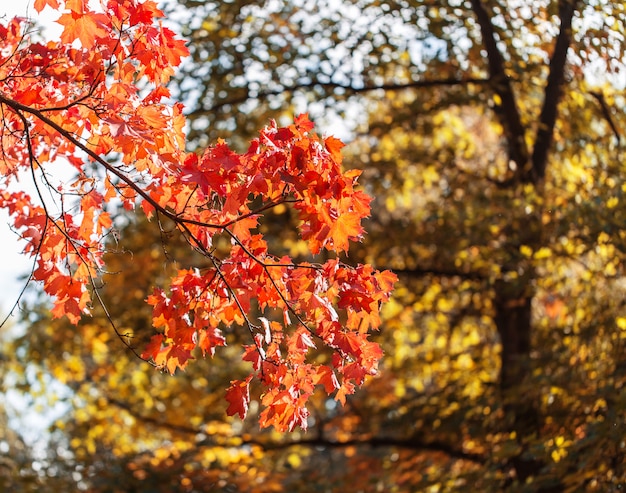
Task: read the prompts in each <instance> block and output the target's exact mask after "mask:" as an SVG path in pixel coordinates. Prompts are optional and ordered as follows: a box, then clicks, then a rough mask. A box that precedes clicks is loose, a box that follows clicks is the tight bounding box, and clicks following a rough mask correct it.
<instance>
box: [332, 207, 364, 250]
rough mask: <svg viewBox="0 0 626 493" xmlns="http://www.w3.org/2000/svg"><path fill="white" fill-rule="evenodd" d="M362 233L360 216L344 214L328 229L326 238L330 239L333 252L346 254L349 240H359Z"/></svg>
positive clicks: (350, 213) (352, 213)
mask: <svg viewBox="0 0 626 493" xmlns="http://www.w3.org/2000/svg"><path fill="white" fill-rule="evenodd" d="M362 233H363V228H362V227H361V215H360V214H358V213H357V212H344V213H343V214H341V215H340V216H339V217H338V218H337V219H336V220H335V222H334V223H333V225H332V226H331V227H330V232H329V233H328V236H329V237H330V238H331V239H332V241H333V247H334V249H335V250H337V251H339V252H342V251H344V252H347V251H348V248H349V247H350V240H356V239H358V238H360V236H361V234H362Z"/></svg>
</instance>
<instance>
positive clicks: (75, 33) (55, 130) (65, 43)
mask: <svg viewBox="0 0 626 493" xmlns="http://www.w3.org/2000/svg"><path fill="white" fill-rule="evenodd" d="M34 7H35V9H36V10H37V11H41V10H42V9H43V8H46V7H51V8H54V9H58V10H59V11H60V12H61V14H60V17H59V19H58V23H59V24H60V25H61V26H62V27H63V31H62V34H61V39H60V40H59V41H58V42H54V41H50V42H47V43H42V42H38V41H36V40H32V39H31V37H30V35H29V33H28V29H29V28H28V24H26V23H25V22H24V21H23V20H21V19H18V18H16V19H13V20H11V21H9V22H8V23H7V24H6V25H0V37H1V38H2V43H3V49H2V63H1V64H0V70H1V72H0V84H1V85H0V105H1V106H2V121H1V127H0V131H1V135H2V149H1V150H2V161H1V165H0V166H1V167H0V173H1V175H2V184H3V189H2V191H1V195H0V205H2V207H4V208H5V209H6V210H7V211H8V212H9V215H10V216H11V220H12V225H13V227H14V228H15V230H16V231H17V233H18V234H19V236H20V238H21V239H22V241H23V242H24V244H25V248H24V252H25V254H28V255H31V256H32V257H33V258H34V268H33V271H32V274H31V280H33V281H38V282H41V283H42V285H43V289H44V291H45V292H46V293H47V294H48V295H49V296H51V297H52V298H53V308H52V312H51V313H52V316H53V317H55V318H59V317H67V319H68V320H69V321H70V322H72V323H77V322H78V321H79V320H80V318H81V316H83V315H84V314H88V313H89V312H90V311H91V310H92V305H93V302H94V301H99V293H98V289H99V285H98V283H99V279H100V278H101V277H102V274H103V273H104V272H105V262H104V254H105V252H106V249H107V242H106V238H107V236H109V235H111V233H112V232H113V231H114V230H115V228H114V224H113V221H114V215H115V213H116V210H118V209H120V208H124V209H127V210H132V209H135V208H136V207H137V208H140V209H142V210H143V212H144V213H145V214H146V216H147V217H148V218H154V220H155V222H156V223H158V222H161V221H165V220H169V221H170V222H172V223H173V225H174V227H175V229H176V230H177V231H178V233H179V234H181V235H182V236H184V237H185V239H186V241H187V242H188V244H189V246H190V248H192V249H193V250H194V251H196V252H197V253H198V254H200V256H201V257H203V259H204V261H202V262H201V263H198V264H195V265H189V266H184V267H182V268H180V269H179V270H177V271H176V272H175V273H173V275H172V277H171V278H170V279H169V280H168V282H167V286H163V287H156V288H155V289H154V291H153V292H152V293H148V296H147V302H148V304H149V305H150V306H152V324H153V326H154V327H155V329H157V330H158V331H159V333H158V334H156V335H154V336H152V338H151V339H150V342H149V343H148V344H147V346H145V347H144V348H140V349H137V348H136V347H135V345H133V344H132V343H131V341H129V340H128V335H126V334H123V333H121V332H120V331H119V330H117V329H116V325H115V324H116V322H115V320H113V319H112V318H111V325H112V327H113V330H115V331H116V332H117V335H118V337H119V339H120V340H121V341H122V342H124V343H125V344H126V346H127V347H128V348H129V349H131V350H133V351H136V352H137V356H140V357H141V358H143V359H146V360H148V359H149V360H150V361H152V363H153V364H154V365H155V366H156V367H157V368H161V369H165V370H167V371H168V372H169V373H172V374H173V373H174V372H175V371H176V370H177V369H185V368H186V366H187V364H188V361H189V360H190V359H192V358H193V356H192V352H193V351H194V350H196V349H198V351H199V352H200V353H201V354H202V355H211V356H213V354H214V353H215V351H216V348H218V347H220V346H225V345H226V343H227V341H226V338H225V337H224V332H223V327H224V326H231V325H235V324H236V325H238V326H239V327H240V328H241V329H242V330H245V331H246V332H247V334H248V341H247V343H246V345H245V346H244V353H243V359H244V360H245V361H247V362H249V363H251V366H252V370H251V371H249V373H248V375H247V376H246V377H245V378H243V379H240V380H233V381H232V382H231V384H230V387H229V388H228V391H227V396H226V398H227V400H228V401H229V403H230V406H229V407H228V410H227V412H228V413H229V414H231V415H232V414H238V415H239V416H240V417H241V418H244V417H245V416H246V414H247V411H248V405H249V401H250V390H249V387H250V383H251V382H252V381H253V379H254V380H255V381H257V382H258V383H259V384H261V385H262V386H263V387H264V388H265V390H264V394H263V399H262V402H263V406H264V408H265V409H264V411H263V412H262V413H261V415H260V417H259V419H260V424H261V425H262V426H274V427H276V428H277V429H278V430H281V431H285V430H293V429H294V428H295V427H296V426H300V427H302V428H306V426H307V422H308V416H309V413H308V410H307V408H306V402H307V400H308V398H309V397H310V396H311V395H312V394H313V392H314V390H315V388H316V387H323V389H324V390H326V391H327V392H328V393H330V394H334V396H335V398H336V399H337V400H338V401H340V402H345V397H346V395H349V394H352V393H353V392H354V389H355V387H356V386H358V385H361V384H362V383H363V382H364V380H365V378H366V376H368V375H373V374H375V373H376V368H377V364H378V360H379V358H380V356H381V351H380V348H379V347H378V345H377V344H376V343H373V342H371V341H370V340H369V339H368V337H369V331H370V329H375V328H377V327H378V325H379V323H380V318H379V310H380V306H381V304H382V302H384V301H386V299H387V298H388V296H389V294H390V291H391V288H392V285H393V282H394V280H395V276H394V275H393V274H391V273H390V272H378V271H375V270H374V269H372V268H371V267H370V266H368V265H357V266H354V267H352V266H349V265H348V264H346V263H345V262H343V261H342V260H341V254H342V253H343V252H347V251H348V248H349V244H350V242H351V241H356V240H359V239H360V238H361V237H362V235H363V228H362V226H361V220H362V219H363V218H364V217H366V216H367V215H368V214H369V202H370V198H369V197H368V196H367V195H366V194H365V193H364V192H362V191H360V190H358V189H357V188H356V180H357V177H358V175H359V172H358V171H347V172H344V171H343V170H342V169H341V147H342V146H343V144H342V143H341V142H340V141H339V140H338V139H335V138H333V137H330V136H329V137H326V138H324V139H321V138H319V137H318V136H317V135H315V134H314V133H313V132H312V129H313V124H312V123H311V122H310V121H309V120H308V118H307V116H306V115H301V116H298V117H296V118H295V120H294V123H293V124H292V125H289V126H286V127H278V126H277V125H276V124H275V123H273V122H272V123H270V124H269V125H268V126H266V127H265V128H264V129H262V130H261V131H260V134H259V137H258V138H256V139H254V140H253V141H252V142H251V144H250V146H249V148H248V150H247V151H246V152H245V153H242V154H237V153H235V152H234V151H232V150H231V149H230V148H229V147H228V146H227V144H226V143H225V142H224V141H218V142H217V143H216V144H215V145H214V146H211V147H209V148H207V149H206V151H205V152H203V153H202V154H196V153H189V152H187V151H186V150H185V135H184V126H185V118H184V116H183V115H182V110H183V107H182V105H181V104H180V103H176V104H169V103H168V102H167V98H168V97H169V96H170V93H169V91H168V89H167V88H166V86H165V84H166V83H167V82H168V80H169V79H170V77H171V75H172V74H173V73H174V68H175V67H176V66H178V64H179V63H180V60H181V57H184V56H186V54H187V49H186V48H185V46H184V42H183V41H182V40H179V39H176V37H175V36H174V33H173V32H172V31H171V30H170V29H168V28H167V27H164V26H163V25H162V23H161V22H159V21H158V18H159V17H161V16H162V12H161V11H159V10H158V9H157V7H156V5H155V4H154V3H153V2H150V1H147V2H137V1H134V0H128V1H117V0H115V1H110V2H108V3H102V4H101V5H100V9H98V10H92V9H91V7H90V6H89V5H88V2H86V1H83V0H72V1H68V2H65V3H63V2H58V1H57V0H47V1H46V0H38V1H37V2H35V5H34ZM62 161H66V162H67V163H68V165H69V166H71V167H72V168H73V169H74V170H75V172H76V177H75V178H74V180H73V181H71V182H70V183H62V184H61V185H60V186H59V187H57V188H54V187H52V186H51V184H50V181H49V179H48V174H53V173H54V171H53V170H54V169H55V168H58V167H59V162H62ZM22 170H26V171H27V172H29V173H30V174H31V176H32V179H33V183H34V186H35V190H36V191H35V199H34V200H33V198H31V196H29V195H28V194H27V193H26V192H24V191H23V190H18V191H14V188H11V187H10V185H11V184H12V183H14V182H15V181H16V179H17V177H18V175H19V173H20V172H21V171H22ZM46 189H47V191H46ZM48 194H51V195H52V198H51V199H48V198H47V195H48ZM54 202H56V203H57V204H58V209H59V210H58V212H57V211H55V210H54V209H53V203H54ZM285 205H289V206H291V207H293V209H294V210H295V211H296V213H297V215H298V217H299V218H300V221H301V226H300V228H299V231H300V234H301V237H302V238H303V239H304V240H305V241H306V242H307V245H308V248H309V252H310V256H311V259H310V260H307V261H302V262H295V261H293V260H292V259H291V258H290V257H288V256H286V255H283V256H280V257H278V256H276V255H273V254H271V253H270V252H269V251H268V246H267V242H266V241H265V239H264V238H263V235H261V234H259V232H258V228H259V222H260V219H261V217H262V216H263V213H264V212H265V211H267V210H269V209H272V208H274V207H277V206H285ZM220 236H222V237H226V238H227V239H228V240H229V242H230V244H229V248H226V249H225V250H221V251H218V250H217V249H216V247H215V244H216V242H217V241H218V238H219V237H220ZM322 251H324V252H332V253H333V255H329V256H326V258H325V259H322V260H324V262H317V260H316V259H318V258H320V257H319V254H320V252H322ZM316 256H317V257H316ZM253 308H254V309H255V311H254V312H253ZM252 313H254V316H255V318H253V317H252ZM318 345H320V346H325V347H327V348H328V349H329V350H330V352H331V355H329V357H328V358H327V359H325V360H323V361H321V360H319V359H317V360H316V361H313V360H311V358H310V354H309V353H310V350H311V349H313V348H316V347H317V346H318Z"/></svg>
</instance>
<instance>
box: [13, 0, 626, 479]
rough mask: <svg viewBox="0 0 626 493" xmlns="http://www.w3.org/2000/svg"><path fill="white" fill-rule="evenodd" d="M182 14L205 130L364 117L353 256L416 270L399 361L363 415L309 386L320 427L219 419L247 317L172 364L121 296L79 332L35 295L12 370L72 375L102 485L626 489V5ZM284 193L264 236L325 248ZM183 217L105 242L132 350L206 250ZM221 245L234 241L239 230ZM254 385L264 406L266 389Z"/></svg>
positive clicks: (365, 396) (240, 137)
mask: <svg viewBox="0 0 626 493" xmlns="http://www.w3.org/2000/svg"><path fill="white" fill-rule="evenodd" d="M181 5H182V6H184V7H185V10H184V11H182V13H181V7H180V6H181ZM168 8H169V9H172V13H171V15H169V17H170V18H177V15H178V16H179V17H178V19H180V22H181V23H182V29H183V32H184V34H185V36H186V37H187V38H188V39H189V40H190V44H189V50H190V53H191V59H190V61H188V62H185V63H184V64H183V65H182V67H181V71H180V73H179V75H177V76H176V79H175V85H174V86H173V89H172V93H174V94H176V95H177V97H179V98H180V99H181V100H183V101H185V102H187V103H188V104H189V110H188V114H187V118H188V120H189V121H190V130H189V140H190V142H191V145H194V146H197V147H198V148H202V147H204V146H205V145H206V144H207V143H208V142H212V141H215V139H217V138H226V139H228V141H231V142H233V147H234V148H237V149H239V148H240V149H241V151H242V152H244V153H245V150H246V148H247V141H248V140H249V139H251V138H253V136H254V135H255V133H256V132H257V129H258V128H260V127H261V126H262V125H263V124H264V123H265V122H266V121H267V119H268V117H272V118H275V119H276V120H277V121H278V122H279V125H284V126H287V127H288V126H289V125H291V124H292V122H293V121H294V117H295V116H296V115H297V114H299V113H300V112H302V111H307V112H308V113H309V114H310V115H311V116H312V117H313V119H314V120H316V121H319V122H320V123H321V124H322V125H324V124H326V125H330V124H332V123H335V122H336V119H337V118H341V119H343V121H344V122H345V125H346V130H345V132H344V133H345V134H346V135H348V138H347V139H346V140H349V142H348V146H347V147H346V148H344V149H343V151H342V154H343V161H344V163H346V165H347V167H348V168H349V169H355V168H357V169H360V170H362V174H361V177H360V181H361V183H362V184H363V186H364V189H365V190H366V191H367V192H368V193H369V194H370V195H371V196H373V197H374V199H375V200H374V201H372V202H371V204H370V207H371V217H370V219H368V222H367V223H366V224H365V228H366V229H367V231H368V234H367V235H366V236H365V237H364V238H363V239H362V242H360V243H357V244H354V245H353V246H351V248H350V250H349V252H348V259H349V260H350V261H352V262H360V263H363V264H367V265H373V266H374V267H375V268H376V269H379V270H380V271H383V270H385V269H390V270H393V272H394V273H395V274H396V275H397V276H398V277H399V282H398V284H397V287H396V289H395V291H394V294H393V297H392V299H391V300H390V301H389V302H388V303H387V304H385V305H383V307H382V310H381V318H382V321H381V324H380V328H381V330H380V333H378V334H377V335H376V336H375V341H376V343H378V344H379V345H380V347H381V348H382V349H383V351H384V353H385V354H384V356H383V357H382V359H381V362H380V366H379V372H378V377H376V378H371V379H368V380H367V381H365V384H364V387H365V388H364V389H363V390H362V391H360V392H358V393H356V394H355V395H353V396H351V397H349V398H347V399H346V406H345V407H339V406H337V405H336V401H334V400H332V399H329V398H328V396H327V395H326V393H325V392H322V393H317V394H314V395H312V396H311V397H310V399H309V406H308V407H309V409H310V416H309V417H308V420H307V421H308V422H309V423H310V424H311V429H310V430H309V431H308V432H307V433H306V434H304V433H301V432H294V433H291V434H288V435H282V434H279V433H277V432H275V431H269V430H266V431H259V430H257V426H256V425H255V424H254V422H253V421H251V420H247V421H245V422H243V423H241V424H238V422H233V421H228V420H226V421H225V420H224V419H223V413H224V408H225V407H226V406H223V407H220V405H219V404H218V402H219V401H220V398H221V397H220V394H219V389H221V388H224V387H225V386H228V385H230V381H231V380H233V379H236V380H238V381H245V379H246V378H248V377H247V375H249V371H250V370H249V367H247V365H248V364H249V362H248V363H246V362H242V361H241V360H240V359H239V355H238V354H237V352H236V350H235V349H236V348H233V347H232V346H233V345H234V344H236V342H240V343H243V344H246V342H245V338H246V337H247V336H246V334H245V332H244V333H242V332H236V331H228V332H227V333H226V336H227V337H230V338H231V340H232V341H233V345H230V346H229V347H227V348H223V349H224V351H222V353H221V355H220V358H215V359H213V360H211V361H206V362H205V361H198V362H194V364H193V365H189V366H187V369H186V371H185V372H184V373H183V374H180V375H178V374H177V376H176V377H175V378H170V377H167V378H166V377H165V376H164V375H162V374H159V373H155V372H153V371H150V370H146V368H145V367H143V366H142V365H141V363H140V361H139V360H137V359H136V358H134V357H133V356H132V353H128V352H125V351H124V350H123V348H122V347H120V346H119V345H118V346H115V344H114V343H113V342H114V340H115V334H114V333H112V332H111V331H110V330H108V329H106V320H107V315H106V314H105V313H104V312H102V311H100V310H99V309H96V308H94V310H93V314H94V317H93V318H92V319H86V320H83V321H81V322H80V323H79V325H78V326H77V327H74V326H72V325H70V324H68V323H66V322H64V320H63V319H60V320H50V318H49V317H48V316H47V314H46V310H45V305H36V306H33V307H31V308H30V309H29V310H28V311H27V312H26V313H27V315H28V319H29V320H30V321H31V323H32V325H30V326H29V330H28V331H27V332H26V333H25V335H24V337H22V338H20V339H17V340H16V341H15V342H14V343H13V344H14V347H15V348H16V349H15V355H16V357H17V361H15V363H14V364H15V365H16V367H15V368H16V370H15V373H16V374H18V375H22V376H21V378H22V379H23V381H24V383H27V382H28V381H29V379H33V378H40V379H42V380H43V379H44V377H43V375H52V376H53V377H54V378H55V379H58V380H59V381H62V382H64V383H65V384H66V385H68V386H69V387H70V388H71V389H72V392H71V393H70V394H69V396H67V397H65V399H66V400H67V402H68V406H69V409H70V410H69V411H68V414H67V415H66V416H64V417H63V418H61V419H59V420H58V421H57V422H56V423H55V426H54V435H53V436H54V437H55V439H58V440H59V443H61V444H63V446H62V447H61V448H63V447H65V448H66V449H67V450H69V451H70V456H71V461H70V460H68V461H67V464H69V465H70V467H74V469H73V470H74V471H79V472H80V478H81V479H80V481H81V482H82V483H81V485H82V486H81V487H84V488H88V489H91V490H93V491H110V490H112V489H114V487H115V486H114V485H115V484H119V483H116V482H115V481H116V480H117V481H119V480H120V479H119V478H123V479H122V481H124V482H125V483H126V484H128V485H129V487H130V485H132V487H133V488H136V489H137V490H139V491H154V490H157V491H159V490H160V491H170V490H171V489H172V488H179V489H180V490H183V491H184V490H185V489H186V490H188V491H211V490H216V489H217V490H222V491H229V488H230V489H235V490H248V491H285V490H288V491H314V490H316V489H317V490H320V491H335V490H337V491H339V490H340V489H346V488H348V487H349V488H350V489H351V490H353V491H401V492H404V491H407V492H408V491H466V490H468V489H471V490H484V491H503V490H506V491H617V490H619V488H620V487H621V486H622V485H623V484H625V482H626V476H625V474H626V472H625V471H626V455H625V451H626V443H625V442H624V436H626V429H625V428H626V424H625V423H626V421H625V418H626V393H625V391H624V384H625V382H626V366H625V364H624V362H625V361H626V353H625V349H626V348H625V341H626V315H625V312H624V301H623V300H624V281H623V276H624V273H623V256H624V253H625V252H626V244H625V238H626V232H625V231H624V224H625V222H624V215H625V212H626V209H625V208H624V199H623V195H624V192H625V191H626V182H625V178H626V176H625V174H624V170H623V166H622V162H623V160H624V147H623V146H624V141H623V135H622V134H623V128H624V120H625V117H624V115H623V112H622V111H620V109H621V108H623V107H624V103H625V101H624V93H623V88H624V84H623V82H621V85H620V81H622V79H620V77H623V72H622V70H623V65H624V46H625V41H624V36H623V33H624V31H625V29H624V27H625V26H624V24H625V23H626V12H625V7H624V5H623V4H622V2H595V1H592V0H589V1H583V0H579V1H574V0H561V1H549V0H545V1H539V2H532V3H528V2H514V1H503V0H502V1H496V0H489V1H487V0H468V1H448V2H436V3H433V2H422V1H415V2H408V1H402V2H379V1H373V0H372V1H364V2H352V1H345V2H314V3H311V2H299V1H289V2H282V1H276V2H267V3H266V5H264V6H259V5H258V4H257V3H256V2H243V1H242V2H240V1H234V2H195V1H186V0H181V1H180V3H176V4H174V3H172V4H170V5H169V6H166V11H167V9H168ZM174 14H177V15H174ZM183 14H184V15H183ZM327 147H328V146H327ZM331 147H332V145H331ZM244 155H245V154H244ZM196 181H197V180H196ZM199 183H201V182H199ZM288 205H290V204H288V203H285V204H278V205H277V206H275V207H272V208H271V209H268V210H265V211H263V212H264V215H265V218H266V220H265V221H263V222H262V223H259V232H260V233H262V234H263V235H264V238H265V240H266V241H267V244H268V248H269V249H271V250H272V251H274V252H277V253H276V256H277V258H282V255H289V257H290V258H293V259H296V260H294V262H296V261H303V262H307V261H309V260H308V256H309V255H310V250H311V245H310V242H309V244H308V245H307V237H306V236H305V238H304V239H302V238H301V237H299V236H298V235H297V234H296V232H297V231H298V225H299V224H300V223H299V221H300V220H299V217H298V214H297V212H298V210H297V209H296V208H293V207H287V206H288ZM257 207H262V205H258V206H257ZM167 219H168V218H167V217H164V218H163V225H162V227H161V230H160V231H159V230H155V229H151V228H150V226H151V225H150V224H149V223H146V222H145V221H144V220H140V219H134V220H130V221H128V222H127V223H126V225H124V226H122V225H119V226H118V227H119V229H120V230H121V232H122V235H121V236H122V238H124V240H123V241H122V240H120V243H119V244H117V245H116V249H113V248H109V250H110V253H109V257H110V258H107V264H108V265H110V266H111V268H110V269H109V270H111V271H119V274H116V275H110V276H108V275H107V276H106V277H105V278H103V280H102V282H103V283H104V284H103V288H102V290H101V296H102V297H103V299H104V300H105V306H108V307H111V313H110V315H111V317H112V319H114V320H118V321H119V323H118V330H119V331H120V333H123V334H127V335H129V336H131V335H132V337H133V339H128V340H130V341H134V342H133V343H132V344H135V343H137V344H138V345H139V342H140V341H144V342H145V341H147V340H148V339H149V338H150V336H151V334H150V328H149V326H150V324H151V320H152V313H151V312H150V310H148V311H146V309H145V307H143V305H142V304H141V303H140V301H141V300H142V299H143V297H144V295H143V294H142V293H144V292H145V290H146V288H147V287H148V286H151V285H152V284H154V283H155V282H157V283H159V282H162V281H163V280H166V279H168V278H170V276H171V275H172V274H171V272H178V271H179V270H180V269H181V266H180V265H183V266H184V265H193V264H194V263H195V262H197V261H198V260H197V258H196V257H195V255H198V252H196V253H195V254H193V255H192V254H191V253H189V249H188V247H186V245H185V242H184V241H182V242H181V241H180V239H176V238H175V237H173V236H172V235H171V233H172V232H173V231H174V230H175V225H174V224H171V223H168V221H167ZM169 219H172V218H169ZM333 224H334V223H333ZM353 236H360V231H359V232H358V233H356V234H355V235H353ZM213 246H214V247H215V248H216V250H215V251H216V255H217V254H218V253H219V252H221V250H220V249H221V248H224V249H225V250H226V251H228V250H229V249H230V248H232V246H231V245H230V241H229V240H228V237H227V235H226V237H225V235H223V234H222V235H216V238H215V242H214V245H213ZM313 250H314V251H315V247H313ZM126 251H128V252H133V254H132V255H133V256H132V261H131V262H129V257H130V253H123V252H126ZM200 253H202V252H200ZM190 255H191V256H190ZM324 255H329V253H324ZM200 257H201V256H200ZM330 258H331V259H334V258H335V257H334V256H330ZM173 259H177V261H178V264H177V263H175V262H174V261H173ZM179 264H180V265H179ZM354 302H355V301H354V299H351V301H350V303H354ZM259 308H262V307H260V306H251V310H252V312H254V311H255V310H258V309H259ZM251 316H253V317H258V316H263V315H261V314H256V313H254V314H253V315H251ZM267 320H268V323H270V322H271V321H272V319H271V318H269V317H267ZM258 325H259V327H261V328H262V327H263V325H264V323H263V322H259V323H258ZM271 327H273V326H271ZM262 332H263V331H262V330H261V331H259V333H260V334H262ZM262 335H264V334H262ZM303 343H304V344H305V345H306V340H305V341H303ZM248 344H249V343H248ZM53 348H55V350H53ZM308 354H310V355H311V357H312V358H313V360H314V361H316V362H319V363H320V364H322V365H324V364H327V362H328V361H329V357H330V355H329V354H328V352H327V351H326V352H325V351H324V350H321V351H319V350H318V348H310V350H309V353H308ZM26 363H28V364H30V365H31V368H33V369H34V370H33V372H31V373H30V374H27V373H25V372H24V371H23V370H22V372H20V370H19V368H24V365H25V364H26ZM323 371H325V370H322V372H323ZM35 375H37V377H35ZM331 381H332V380H331ZM216 392H217V393H216ZM255 392H260V391H259V390H258V389H257V390H256V391H255V390H254V389H253V392H252V395H251V398H250V409H249V412H250V413H252V414H254V415H257V416H258V415H259V414H260V413H261V412H263V411H262V407H261V405H260V404H262V401H263V399H264V398H265V397H264V396H262V395H261V394H260V393H255ZM72 461H74V462H72ZM50 474H51V475H54V474H53V473H50ZM116 478H117V479H116ZM112 485H113V486H112Z"/></svg>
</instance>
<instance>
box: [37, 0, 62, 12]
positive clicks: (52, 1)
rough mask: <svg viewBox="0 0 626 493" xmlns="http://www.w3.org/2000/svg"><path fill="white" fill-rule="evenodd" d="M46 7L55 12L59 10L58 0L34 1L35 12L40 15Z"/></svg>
mask: <svg viewBox="0 0 626 493" xmlns="http://www.w3.org/2000/svg"><path fill="white" fill-rule="evenodd" d="M47 5H49V6H50V7H52V8H53V9H55V10H56V9H58V8H59V0H35V3H34V4H33V7H34V8H35V10H36V11H37V12H39V13H41V11H42V10H43V9H45V8H46V6H47Z"/></svg>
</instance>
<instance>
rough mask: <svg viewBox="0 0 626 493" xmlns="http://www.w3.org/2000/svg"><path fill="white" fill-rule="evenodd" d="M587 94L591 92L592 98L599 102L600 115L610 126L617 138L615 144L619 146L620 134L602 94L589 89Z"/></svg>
mask: <svg viewBox="0 0 626 493" xmlns="http://www.w3.org/2000/svg"><path fill="white" fill-rule="evenodd" d="M589 94H591V95H592V96H593V97H594V98H596V99H597V100H598V103H599V104H600V109H601V110H602V116H604V118H605V119H606V121H607V122H608V124H609V126H610V127H611V130H612V131H613V135H615V139H617V145H618V146H619V145H620V144H621V143H622V136H621V135H620V133H619V130H618V129H617V125H616V124H615V122H614V121H613V117H611V112H610V111H609V107H608V105H607V104H606V100H605V99H604V95H603V94H602V93H601V92H600V91H597V92H596V91H589Z"/></svg>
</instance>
